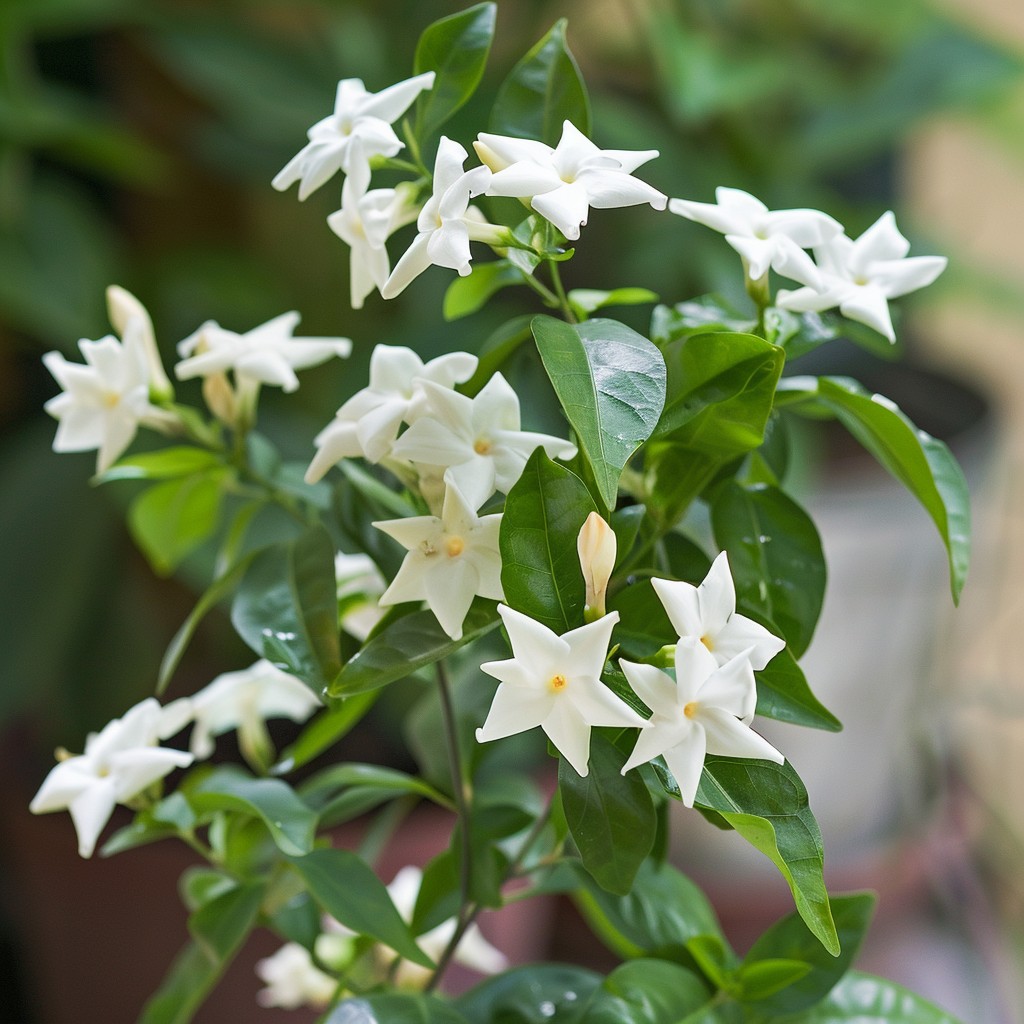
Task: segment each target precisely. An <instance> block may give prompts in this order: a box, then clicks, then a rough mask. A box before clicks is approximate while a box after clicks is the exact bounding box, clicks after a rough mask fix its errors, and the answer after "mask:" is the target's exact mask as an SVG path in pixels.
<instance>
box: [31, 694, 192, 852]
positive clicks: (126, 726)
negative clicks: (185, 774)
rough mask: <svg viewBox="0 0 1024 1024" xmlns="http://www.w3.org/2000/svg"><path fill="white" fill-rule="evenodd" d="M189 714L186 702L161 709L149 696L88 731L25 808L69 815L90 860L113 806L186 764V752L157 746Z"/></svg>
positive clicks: (189, 757)
mask: <svg viewBox="0 0 1024 1024" xmlns="http://www.w3.org/2000/svg"><path fill="white" fill-rule="evenodd" d="M190 714H191V705H190V702H189V700H188V699H187V698H185V699H182V700H178V701H174V702H173V703H171V704H168V705H167V706H166V707H161V706H160V704H159V702H158V701H157V700H155V699H154V698H153V697H148V698H147V699H146V700H144V701H141V702H140V703H138V704H136V705H135V706H134V707H133V708H131V709H129V710H128V711H127V712H126V713H125V714H124V715H123V716H122V717H121V718H115V719H114V720H113V721H112V722H108V723H107V724H106V725H105V726H104V727H103V729H102V730H101V731H100V732H98V733H90V734H89V736H88V737H87V738H86V741H85V752H84V753H82V754H78V755H75V756H66V757H63V759H62V760H60V761H58V763H57V764H56V765H55V766H54V767H53V768H52V769H51V770H50V773H49V775H47V776H46V778H45V779H44V780H43V784H42V786H40V787H39V792H38V793H36V795H35V797H34V798H33V800H32V803H31V804H30V805H29V810H30V811H32V813H33V814H45V813H47V812H49V811H63V810H68V811H70V812H71V820H72V821H73V822H74V825H75V831H76V832H77V833H78V852H79V853H80V854H81V855H82V856H83V857H91V856H92V852H93V850H94V849H95V847H96V840H97V839H98V838H99V835H100V832H102V831H103V826H104V825H106V823H107V821H108V820H109V818H110V815H111V814H112V813H113V811H114V807H115V805H116V804H119V803H120V804H124V803H127V802H128V801H129V800H131V799H132V798H133V797H136V796H138V795H139V794H140V793H141V792H142V791H143V790H145V789H148V788H149V787H150V786H151V785H152V784H153V783H154V782H156V781H157V780H159V779H162V778H163V777H164V776H165V775H168V774H169V773H170V772H172V771H174V769H175V768H186V767H188V765H190V764H191V763H192V760H193V757H192V755H191V754H187V753H185V752H184V751H181V750H170V749H168V748H166V747H161V746H159V745H158V744H159V742H160V740H162V739H167V738H168V737H169V736H173V735H174V734H175V733H176V732H178V731H180V730H181V729H182V728H183V727H184V726H185V724H186V722H187V721H188V718H189V716H190Z"/></svg>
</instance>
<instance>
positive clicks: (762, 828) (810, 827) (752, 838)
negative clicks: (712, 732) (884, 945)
mask: <svg viewBox="0 0 1024 1024" xmlns="http://www.w3.org/2000/svg"><path fill="white" fill-rule="evenodd" d="M696 804H697V805H699V806H700V807H702V808H706V809H708V810H711V811H715V812H717V813H718V814H719V815H721V817H722V818H723V819H724V820H725V821H726V822H727V823H728V824H729V825H731V826H732V827H733V828H734V829H735V830H736V831H737V832H738V833H739V834H740V835H741V836H743V838H744V839H746V840H747V842H748V843H750V844H751V845H752V846H754V847H756V848H757V849H758V850H760V851H761V852H762V853H763V854H764V855H765V856H766V857H768V858H769V859H770V860H771V861H772V862H773V863H774V864H775V866H776V867H777V868H778V869H779V871H780V872H781V873H782V876H783V877H784V878H785V879H786V882H787V883H788V885H789V888H790V890H791V891H792V893H793V899H794V902H795V903H796V908H797V911H798V912H799V914H800V916H801V917H802V918H803V920H804V921H805V922H806V924H807V927H808V928H809V929H810V931H811V932H812V933H813V934H814V936H815V937H816V938H817V939H818V941H819V942H820V943H821V944H822V945H823V946H824V947H825V949H827V950H828V951H829V953H831V954H832V955H834V956H837V955H838V954H839V938H838V936H837V935H836V926H835V923H834V922H833V920H832V912H831V910H830V908H829V900H828V892H827V891H826V889H825V882H824V879H823V877H822V869H823V865H824V857H825V851H824V846H823V844H822V841H821V830H820V829H819V828H818V823H817V821H816V820H815V818H814V815H813V814H812V813H811V809H810V806H809V805H808V803H807V790H806V789H805V788H804V784H803V782H801V780H800V777H799V776H798V775H797V774H796V772H795V771H794V770H793V768H792V767H791V766H790V765H789V763H788V762H787V763H786V764H775V763H773V762H771V761H754V760H749V759H747V758H731V757H719V756H718V755H715V754H712V755H709V756H708V757H707V758H706V760H705V761H704V774H703V775H702V776H701V782H700V787H699V788H698V790H697V799H696Z"/></svg>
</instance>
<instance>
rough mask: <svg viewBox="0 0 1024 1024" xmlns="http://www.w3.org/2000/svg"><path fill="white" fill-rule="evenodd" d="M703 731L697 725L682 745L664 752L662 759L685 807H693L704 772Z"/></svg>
mask: <svg viewBox="0 0 1024 1024" xmlns="http://www.w3.org/2000/svg"><path fill="white" fill-rule="evenodd" d="M705 744H706V740H705V735H704V729H703V727H702V726H700V725H699V724H696V725H695V728H694V729H693V730H692V731H691V733H690V735H689V736H688V737H687V738H686V740H685V741H684V742H683V743H680V744H679V745H678V746H675V747H672V748H671V749H670V750H666V751H665V754H664V757H665V763H666V764H667V765H668V770H669V771H670V772H671V773H672V777H673V778H674V779H675V780H676V783H677V784H678V786H679V793H680V795H681V796H682V798H683V803H684V804H685V805H686V806H687V807H692V806H693V801H694V799H695V798H696V796H697V787H698V786H700V777H701V773H702V772H703V771H704V757H705V755H706V753H707V747H706V745H705Z"/></svg>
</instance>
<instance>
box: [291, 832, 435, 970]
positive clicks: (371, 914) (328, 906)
mask: <svg viewBox="0 0 1024 1024" xmlns="http://www.w3.org/2000/svg"><path fill="white" fill-rule="evenodd" d="M291 863H292V865H293V866H294V868H295V870H296V871H298V872H299V874H300V875H301V876H302V880H303V881H304V882H305V883H306V887H307V888H308V889H309V892H310V895H311V896H312V897H313V899H315V900H316V901H317V903H319V904H320V906H321V907H322V908H323V909H324V910H325V911H326V912H327V913H328V914H330V915H331V917H334V918H337V920H339V921H340V922H341V923H342V924H343V925H345V926H346V927H348V928H351V929H352V930H353V931H354V932H358V933H359V934H360V935H369V936H372V937H373V938H375V939H377V940H378V942H383V943H384V945H385V946H390V947H391V948H392V949H393V950H394V951H395V952H396V953H398V954H399V956H402V957H405V959H406V960H412V961H413V963H417V964H420V965H421V966H423V967H428V968H429V967H433V966H434V965H433V963H432V961H431V960H430V958H429V957H428V956H426V954H424V952H423V951H422V950H421V949H420V948H419V946H417V945H416V942H415V940H414V939H413V937H412V933H411V932H410V931H409V926H408V925H407V924H406V923H405V922H404V921H403V920H402V918H401V916H400V915H399V913H398V911H397V910H396V909H395V905H394V904H393V903H392V902H391V897H390V896H389V895H388V891H387V889H385V888H384V883H383V882H381V880H380V879H379V878H378V877H377V876H376V875H375V874H374V873H373V871H372V870H371V869H370V867H369V866H368V865H367V864H366V862H365V861H364V860H362V859H361V858H360V857H357V856H356V854H354V853H352V852H351V851H349V850H314V851H313V852H312V853H308V854H306V856H305V857H292V858H291Z"/></svg>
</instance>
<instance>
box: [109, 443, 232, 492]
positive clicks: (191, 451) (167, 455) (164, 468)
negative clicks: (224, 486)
mask: <svg viewBox="0 0 1024 1024" xmlns="http://www.w3.org/2000/svg"><path fill="white" fill-rule="evenodd" d="M223 465H224V464H223V462H222V461H221V458H220V456H219V455H216V454H215V453H214V452H211V451H209V450H208V449H206V448H196V447H195V446H193V445H178V446H177V447H174V448H163V449H161V450H160V451H158V452H143V453H142V454H140V455H130V456H126V457H124V458H121V459H118V461H117V462H115V463H114V465H113V466H111V467H110V469H108V470H107V471H106V472H105V473H101V474H100V475H99V476H98V477H97V478H96V482H97V483H107V482H108V481H109V480H169V479H171V478H174V477H182V476H191V475H192V474H193V473H205V472H207V471H209V470H211V469H218V468H223Z"/></svg>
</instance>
